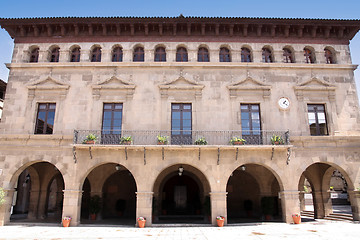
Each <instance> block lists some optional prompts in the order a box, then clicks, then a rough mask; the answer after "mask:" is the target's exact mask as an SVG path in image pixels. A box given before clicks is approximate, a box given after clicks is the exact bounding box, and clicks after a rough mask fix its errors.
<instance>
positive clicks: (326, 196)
mask: <svg viewBox="0 0 360 240" xmlns="http://www.w3.org/2000/svg"><path fill="white" fill-rule="evenodd" d="M322 199H323V204H324V215H325V216H329V215H330V213H332V212H333V210H332V202H331V193H330V192H329V191H326V192H322Z"/></svg>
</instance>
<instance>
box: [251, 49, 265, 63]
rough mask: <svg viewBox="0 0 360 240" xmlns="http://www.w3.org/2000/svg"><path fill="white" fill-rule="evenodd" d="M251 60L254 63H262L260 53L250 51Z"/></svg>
mask: <svg viewBox="0 0 360 240" xmlns="http://www.w3.org/2000/svg"><path fill="white" fill-rule="evenodd" d="M252 60H253V62H254V63H261V62H263V61H262V51H261V50H260V51H259V50H253V51H252Z"/></svg>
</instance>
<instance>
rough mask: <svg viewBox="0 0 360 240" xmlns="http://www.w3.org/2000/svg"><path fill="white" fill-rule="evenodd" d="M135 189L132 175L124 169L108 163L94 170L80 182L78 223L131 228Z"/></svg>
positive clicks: (133, 218)
mask: <svg viewBox="0 0 360 240" xmlns="http://www.w3.org/2000/svg"><path fill="white" fill-rule="evenodd" d="M136 189H137V188H136V182H135V179H134V177H133V175H132V174H131V172H130V171H129V170H128V169H127V168H125V167H124V166H122V165H119V164H115V163H108V164H103V165H101V166H98V167H96V168H95V169H93V170H92V171H91V172H90V173H89V175H88V176H87V177H86V179H85V180H84V184H83V196H82V202H81V222H82V223H90V224H121V225H134V224H135V220H136V219H135V217H136V191H137V190H136ZM96 209H98V211H96ZM94 213H96V216H93V214H94Z"/></svg>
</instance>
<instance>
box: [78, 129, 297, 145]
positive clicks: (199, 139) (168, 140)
mask: <svg viewBox="0 0 360 240" xmlns="http://www.w3.org/2000/svg"><path fill="white" fill-rule="evenodd" d="M90 134H92V135H95V136H96V140H95V142H94V144H100V145H122V144H131V145H158V144H159V143H158V142H159V141H158V138H159V137H158V136H161V137H163V138H162V140H164V142H165V143H164V144H167V145H231V144H234V145H235V144H236V145H238V144H241V143H238V142H239V141H238V142H236V141H234V142H235V143H232V142H231V139H233V138H238V140H240V139H243V140H242V141H243V142H244V144H245V145H272V144H283V145H289V144H290V139H289V137H290V136H289V131H180V130H173V131H156V130H134V131H128V130H121V131H120V130H119V131H116V130H111V131H110V130H75V131H74V144H82V143H85V140H86V139H87V137H88V136H89V135H90ZM129 137H130V139H131V143H129V142H128V141H126V139H129ZM276 137H277V139H275V138H276ZM276 140H277V141H276ZM205 142H206V144H204V143H205ZM275 142H276V143H275Z"/></svg>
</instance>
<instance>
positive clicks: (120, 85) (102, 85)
mask: <svg viewBox="0 0 360 240" xmlns="http://www.w3.org/2000/svg"><path fill="white" fill-rule="evenodd" d="M135 88H136V86H135V85H134V84H132V83H129V82H126V81H124V80H122V79H119V78H117V77H116V76H112V77H111V78H109V79H106V80H105V81H101V82H99V83H98V84H96V85H93V86H92V94H93V97H94V98H96V99H99V98H100V97H103V96H120V97H125V98H132V97H133V95H134V92H135Z"/></svg>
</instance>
